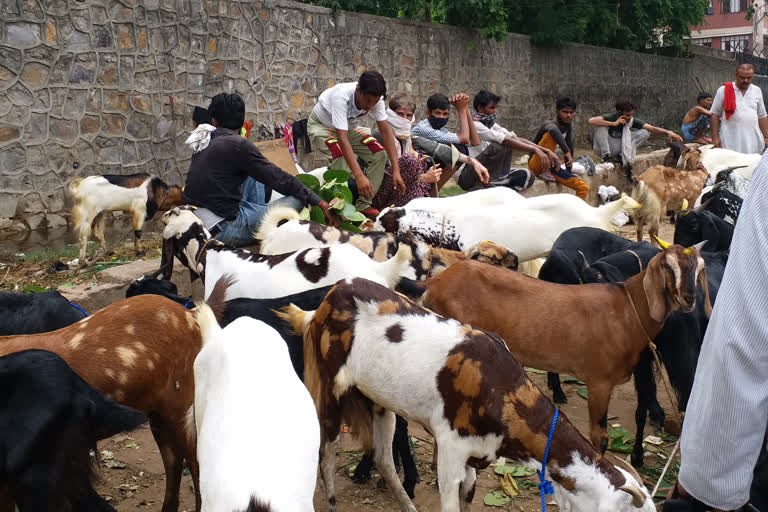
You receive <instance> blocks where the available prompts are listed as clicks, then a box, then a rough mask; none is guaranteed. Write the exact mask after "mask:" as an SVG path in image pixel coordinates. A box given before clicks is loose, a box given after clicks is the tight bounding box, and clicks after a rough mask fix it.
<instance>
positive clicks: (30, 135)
mask: <svg viewBox="0 0 768 512" xmlns="http://www.w3.org/2000/svg"><path fill="white" fill-rule="evenodd" d="M47 137H48V114H46V113H45V112H39V113H33V114H30V119H29V123H28V124H27V126H26V128H25V129H24V141H25V142H41V141H44V140H45V139H46V138H47Z"/></svg>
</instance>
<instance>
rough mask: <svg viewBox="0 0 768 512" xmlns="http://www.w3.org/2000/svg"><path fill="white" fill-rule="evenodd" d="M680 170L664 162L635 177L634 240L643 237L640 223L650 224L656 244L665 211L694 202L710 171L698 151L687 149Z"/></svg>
mask: <svg viewBox="0 0 768 512" xmlns="http://www.w3.org/2000/svg"><path fill="white" fill-rule="evenodd" d="M682 161H683V166H682V167H683V168H682V170H678V169H674V168H672V167H665V166H663V165H654V166H653V167H649V168H648V169H647V170H646V171H645V172H644V173H643V174H641V175H640V176H638V177H637V180H638V184H637V185H635V187H634V188H633V189H632V198H633V199H634V200H635V201H637V202H638V203H640V204H641V205H642V206H641V207H640V208H639V209H636V210H633V212H632V217H633V219H634V221H635V225H636V227H637V241H638V242H642V240H643V226H644V225H645V224H649V225H650V227H649V228H648V233H649V235H650V237H651V243H652V244H653V245H655V246H656V247H658V244H657V243H656V240H655V238H654V235H655V236H658V235H659V223H660V222H661V219H662V218H663V217H664V216H665V215H666V213H667V210H682V209H684V206H683V205H684V202H687V203H688V204H691V205H692V204H693V203H694V202H695V201H696V198H697V197H699V195H700V194H701V189H702V188H703V187H704V183H705V182H706V181H707V177H709V173H708V172H707V170H706V169H705V168H704V165H702V163H701V151H699V150H698V149H689V148H686V149H685V150H684V151H683V153H682Z"/></svg>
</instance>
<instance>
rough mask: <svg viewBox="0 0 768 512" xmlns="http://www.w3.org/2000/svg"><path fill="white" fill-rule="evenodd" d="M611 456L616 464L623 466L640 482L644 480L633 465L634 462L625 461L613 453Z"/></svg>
mask: <svg viewBox="0 0 768 512" xmlns="http://www.w3.org/2000/svg"><path fill="white" fill-rule="evenodd" d="M611 458H612V459H613V461H614V462H615V465H617V466H621V468H622V469H623V470H624V471H626V472H627V473H629V474H630V475H632V476H633V477H635V479H636V480H637V481H638V482H642V481H643V477H641V476H640V473H638V472H637V470H636V469H635V468H634V466H632V464H630V463H629V462H627V461H625V460H624V459H622V458H621V457H617V456H616V455H611Z"/></svg>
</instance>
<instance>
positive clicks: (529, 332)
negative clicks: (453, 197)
mask: <svg viewBox="0 0 768 512" xmlns="http://www.w3.org/2000/svg"><path fill="white" fill-rule="evenodd" d="M706 277H707V273H706V268H705V265H704V260H703V259H702V258H701V256H700V255H699V251H698V249H697V248H695V247H689V248H687V249H684V248H682V247H680V246H679V245H673V246H671V247H670V248H668V249H666V250H664V251H663V252H661V253H659V254H658V255H656V256H654V258H653V259H651V261H650V263H649V264H648V267H647V268H646V269H645V270H643V271H642V272H641V273H639V274H637V275H635V276H633V277H631V278H629V279H627V280H626V281H624V282H623V283H620V284H619V285H618V286H617V285H614V284H591V285H583V286H567V285H560V284H552V283H547V282H544V281H541V280H538V279H531V278H529V277H527V276H522V275H520V274H518V273H516V272H506V271H499V270H498V269H496V268H495V267H492V266H490V265H481V264H478V263H476V262H473V261H463V262H459V263H456V264H454V265H451V267H449V268H448V269H447V270H446V271H445V272H443V273H442V274H440V275H438V276H437V277H433V278H432V279H429V280H428V281H427V291H426V293H425V294H424V297H423V303H424V305H425V306H427V307H429V308H431V309H433V310H434V311H435V312H436V313H438V314H441V315H445V316H449V317H453V318H456V319H457V320H459V321H462V322H466V323H470V324H472V325H477V326H478V327H480V328H483V329H487V330H489V331H492V332H495V333H497V334H499V335H500V336H502V337H503V338H504V339H505V340H506V342H507V346H508V347H509V349H510V351H511V352H512V354H513V355H514V356H515V357H516V358H517V359H518V360H519V361H520V362H521V363H522V364H524V365H525V366H532V367H534V368H540V369H542V370H547V371H550V372H561V373H567V374H568V375H574V376H575V377H578V378H579V379H580V380H582V381H584V382H585V383H586V385H587V389H588V391H589V399H588V406H589V420H590V439H591V440H592V443H593V444H594V446H595V447H599V448H600V449H601V450H602V451H605V449H606V447H607V444H608V438H607V435H606V420H605V418H606V413H607V411H608V402H609V401H610V398H611V392H612V391H613V388H614V387H615V386H616V385H618V384H621V383H623V382H627V381H628V380H629V378H630V376H631V374H632V368H633V367H634V366H635V364H636V363H637V360H638V358H639V357H640V353H641V352H642V351H643V350H644V349H645V348H646V347H647V346H648V344H649V342H650V340H651V339H653V337H654V336H655V335H656V334H657V333H658V332H659V331H660V330H661V328H662V327H663V325H664V321H665V320H666V318H667V316H668V315H669V313H671V312H672V311H676V310H681V311H683V312H686V313H687V312H690V311H691V310H693V308H694V306H695V303H696V284H697V282H698V283H699V284H700V285H701V286H702V288H703V289H704V291H705V296H706V300H705V307H706V311H707V314H709V312H710V310H711V305H710V303H709V294H708V293H707V292H706V290H707V280H706ZM467 283H472V285H471V286H467ZM504 304H514V305H515V308H514V309H510V308H509V307H504V306H503V305H504ZM595 304H600V308H601V309H600V314H599V315H595V314H594V305H595ZM530 307H535V308H536V311H537V314H536V315H534V316H532V315H528V314H527V311H528V308H530ZM607 333H608V334H607Z"/></svg>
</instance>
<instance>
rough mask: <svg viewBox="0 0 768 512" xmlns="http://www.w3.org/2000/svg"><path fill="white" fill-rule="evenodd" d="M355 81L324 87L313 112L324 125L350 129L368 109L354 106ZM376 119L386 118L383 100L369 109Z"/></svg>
mask: <svg viewBox="0 0 768 512" xmlns="http://www.w3.org/2000/svg"><path fill="white" fill-rule="evenodd" d="M356 88H357V82H353V83H349V84H338V85H334V86H333V87H331V88H330V89H326V90H324V91H323V92H322V94H320V97H319V98H318V99H317V105H315V108H314V110H313V112H314V113H315V115H316V116H317V118H318V119H319V120H320V122H321V123H323V124H324V125H325V126H327V127H329V128H336V129H337V130H352V129H354V128H357V126H358V125H359V124H360V121H362V120H363V117H365V115H366V114H368V111H366V110H358V108H357V107H356V106H355V89H356ZM371 112H372V113H373V118H374V119H375V120H376V121H386V120H387V109H386V107H385V106H384V100H383V99H381V98H379V101H377V102H376V104H375V105H374V106H373V108H372V109H371Z"/></svg>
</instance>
